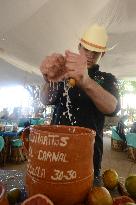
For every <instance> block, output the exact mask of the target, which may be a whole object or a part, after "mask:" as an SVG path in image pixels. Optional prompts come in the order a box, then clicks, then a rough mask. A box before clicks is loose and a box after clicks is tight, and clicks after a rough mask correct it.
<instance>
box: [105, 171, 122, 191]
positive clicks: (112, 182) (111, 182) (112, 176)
mask: <svg viewBox="0 0 136 205" xmlns="http://www.w3.org/2000/svg"><path fill="white" fill-rule="evenodd" d="M102 178H103V184H104V186H105V187H106V188H107V189H110V190H112V189H114V188H115V187H116V186H117V185H118V182H119V177H118V174H117V172H116V171H115V170H114V169H107V170H105V171H104V172H103V175H102Z"/></svg>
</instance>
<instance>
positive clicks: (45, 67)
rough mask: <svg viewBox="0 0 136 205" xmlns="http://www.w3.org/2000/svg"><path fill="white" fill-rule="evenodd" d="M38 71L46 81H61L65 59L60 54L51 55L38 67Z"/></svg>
mask: <svg viewBox="0 0 136 205" xmlns="http://www.w3.org/2000/svg"><path fill="white" fill-rule="evenodd" d="M40 70H41V72H42V74H43V76H44V78H46V79H47V80H49V81H50V80H51V81H54V82H57V81H60V80H62V79H63V77H64V74H65V71H66V69H65V58H64V56H63V55H61V54H57V53H53V54H52V55H51V56H47V57H46V58H45V59H44V61H43V62H42V64H41V66H40Z"/></svg>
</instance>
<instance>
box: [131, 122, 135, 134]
mask: <svg viewBox="0 0 136 205" xmlns="http://www.w3.org/2000/svg"><path fill="white" fill-rule="evenodd" d="M130 132H131V133H136V122H134V123H133V125H132V126H131V129H130Z"/></svg>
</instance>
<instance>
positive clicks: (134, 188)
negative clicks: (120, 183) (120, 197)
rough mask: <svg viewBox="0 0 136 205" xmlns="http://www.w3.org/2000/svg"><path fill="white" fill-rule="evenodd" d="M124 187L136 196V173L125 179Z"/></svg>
mask: <svg viewBox="0 0 136 205" xmlns="http://www.w3.org/2000/svg"><path fill="white" fill-rule="evenodd" d="M125 187H126V190H127V192H128V193H129V194H130V195H131V196H132V197H134V198H136V175H131V176H129V177H127V178H126V180H125Z"/></svg>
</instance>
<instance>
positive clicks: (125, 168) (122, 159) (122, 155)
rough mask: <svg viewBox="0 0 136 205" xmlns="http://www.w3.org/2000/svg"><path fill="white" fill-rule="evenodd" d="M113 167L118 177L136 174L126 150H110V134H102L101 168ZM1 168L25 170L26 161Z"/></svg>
mask: <svg viewBox="0 0 136 205" xmlns="http://www.w3.org/2000/svg"><path fill="white" fill-rule="evenodd" d="M108 168H113V169H115V170H116V171H117V172H118V174H119V176H120V177H124V178H126V177H127V176H128V175H129V174H136V163H134V162H132V161H130V160H129V159H128V158H127V153H126V152H116V151H113V150H111V138H110V134H105V135H104V155H103V161H102V170H105V169H108ZM1 169H14V170H19V171H22V172H25V170H26V163H22V164H7V165H6V167H4V168H1Z"/></svg>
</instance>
